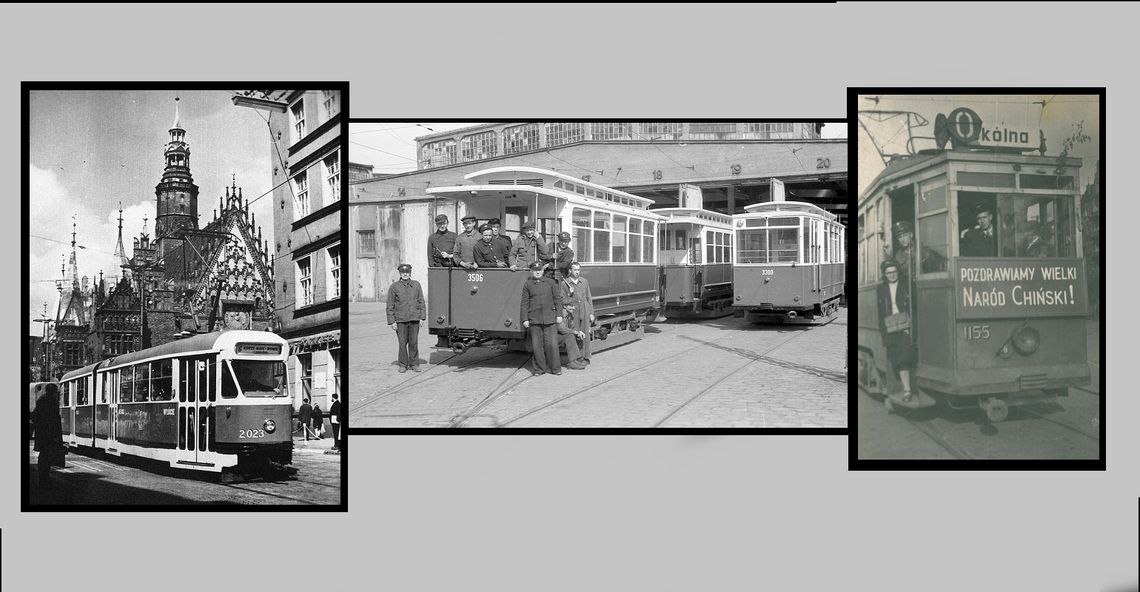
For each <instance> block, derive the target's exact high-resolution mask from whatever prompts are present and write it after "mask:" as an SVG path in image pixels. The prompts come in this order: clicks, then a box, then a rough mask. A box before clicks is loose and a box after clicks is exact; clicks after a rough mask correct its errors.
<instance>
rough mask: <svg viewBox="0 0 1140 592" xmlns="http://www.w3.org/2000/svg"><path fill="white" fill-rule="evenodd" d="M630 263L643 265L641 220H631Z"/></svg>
mask: <svg viewBox="0 0 1140 592" xmlns="http://www.w3.org/2000/svg"><path fill="white" fill-rule="evenodd" d="M629 262H630V263H641V220H639V219H637V218H630V219H629Z"/></svg>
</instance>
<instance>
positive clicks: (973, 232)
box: [959, 205, 997, 257]
mask: <svg viewBox="0 0 1140 592" xmlns="http://www.w3.org/2000/svg"><path fill="white" fill-rule="evenodd" d="M977 220H978V225H977V226H975V227H973V228H971V229H969V230H967V231H966V233H965V234H964V235H962V247H961V249H959V251H960V252H961V253H962V256H963V257H997V237H996V236H994V226H993V223H994V217H993V212H992V210H991V208H989V207H987V206H984V205H982V206H978V209H977Z"/></svg>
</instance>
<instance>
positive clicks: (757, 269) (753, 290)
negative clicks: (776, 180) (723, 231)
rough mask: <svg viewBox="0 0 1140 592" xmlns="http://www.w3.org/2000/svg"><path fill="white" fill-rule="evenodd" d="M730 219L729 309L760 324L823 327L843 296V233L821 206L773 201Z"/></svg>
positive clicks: (748, 207)
mask: <svg viewBox="0 0 1140 592" xmlns="http://www.w3.org/2000/svg"><path fill="white" fill-rule="evenodd" d="M744 210H745V213H744V214H736V215H734V216H733V225H734V226H735V228H736V246H735V249H736V263H735V265H734V266H733V269H732V271H733V274H732V275H733V292H734V298H733V307H734V308H735V310H736V311H738V313H740V314H743V315H744V316H745V317H747V318H748V319H750V320H753V321H761V322H795V323H821V322H827V321H830V320H831V319H833V318H834V317H835V315H836V313H837V312H838V309H839V300H840V297H842V295H843V281H844V273H845V272H844V267H845V261H846V256H845V250H844V238H843V237H844V228H843V225H841V224H839V223H838V222H837V221H836V219H837V218H836V216H835V214H832V213H830V212H827V211H826V210H824V209H822V208H820V207H819V206H816V205H812V204H809V203H803V202H794V201H774V202H765V203H759V204H754V205H750V206H746V207H745V208H744Z"/></svg>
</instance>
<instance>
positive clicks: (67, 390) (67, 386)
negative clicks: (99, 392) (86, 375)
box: [60, 381, 75, 407]
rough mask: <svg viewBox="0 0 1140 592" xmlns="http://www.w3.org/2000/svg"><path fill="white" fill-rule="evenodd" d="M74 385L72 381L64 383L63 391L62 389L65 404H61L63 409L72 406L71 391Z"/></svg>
mask: <svg viewBox="0 0 1140 592" xmlns="http://www.w3.org/2000/svg"><path fill="white" fill-rule="evenodd" d="M74 384H75V383H74V382H71V381H68V382H65V383H63V389H62V390H63V402H62V403H60V406H61V407H69V406H71V389H72V385H74Z"/></svg>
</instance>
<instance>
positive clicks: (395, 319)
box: [388, 263, 427, 374]
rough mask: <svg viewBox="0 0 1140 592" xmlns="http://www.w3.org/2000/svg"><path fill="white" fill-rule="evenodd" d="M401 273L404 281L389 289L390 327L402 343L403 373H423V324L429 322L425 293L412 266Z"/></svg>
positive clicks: (400, 357) (405, 267) (394, 284)
mask: <svg viewBox="0 0 1140 592" xmlns="http://www.w3.org/2000/svg"><path fill="white" fill-rule="evenodd" d="M397 270H399V272H400V279H399V280H397V281H395V282H393V283H392V286H391V287H390V288H388V324H389V325H392V330H393V331H395V332H396V339H397V340H398V341H399V347H400V351H399V358H398V359H397V363H399V365H400V373H401V374H402V373H404V372H407V370H408V369H409V368H411V369H412V371H414V372H419V371H420V345H419V343H420V321H423V320H426V319H427V307H425V306H424V291H423V289H422V288H420V283H419V282H417V281H416V280H413V279H412V266H411V265H408V264H407V263H401V264H400V265H399V267H397Z"/></svg>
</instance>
